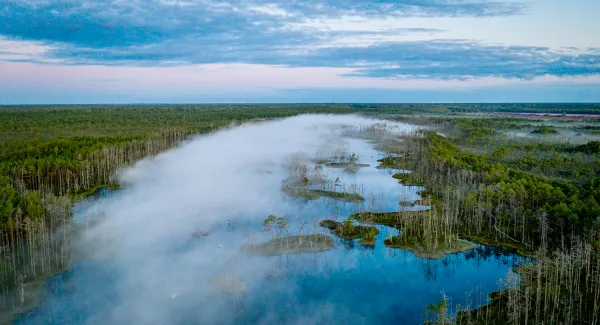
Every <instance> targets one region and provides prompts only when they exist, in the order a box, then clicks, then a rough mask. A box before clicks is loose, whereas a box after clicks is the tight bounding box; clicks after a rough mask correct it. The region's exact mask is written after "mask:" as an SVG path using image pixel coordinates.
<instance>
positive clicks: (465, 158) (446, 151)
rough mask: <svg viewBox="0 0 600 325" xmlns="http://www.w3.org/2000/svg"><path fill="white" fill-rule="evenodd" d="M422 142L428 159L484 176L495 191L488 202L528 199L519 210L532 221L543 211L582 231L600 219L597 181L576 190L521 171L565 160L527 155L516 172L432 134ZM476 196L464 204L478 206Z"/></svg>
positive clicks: (558, 163) (551, 165) (469, 197)
mask: <svg viewBox="0 0 600 325" xmlns="http://www.w3.org/2000/svg"><path fill="white" fill-rule="evenodd" d="M425 142H426V144H427V148H426V150H427V153H428V157H430V158H431V159H433V160H435V161H439V162H443V163H445V164H446V165H448V166H450V167H455V168H460V169H468V170H472V171H477V172H483V173H484V180H485V181H486V183H487V184H489V185H494V186H496V189H497V190H496V191H495V192H493V193H486V195H485V197H486V198H488V200H491V202H495V201H497V200H500V199H505V198H510V197H515V198H531V199H530V200H523V201H522V203H521V204H522V207H521V208H522V209H523V210H524V211H529V213H530V214H531V216H532V217H533V215H534V214H535V213H536V212H539V211H546V212H548V213H549V214H550V215H551V216H552V217H553V218H554V219H555V220H557V221H558V220H562V221H563V222H565V224H571V225H575V226H581V227H589V226H590V225H591V224H592V223H593V222H594V221H595V220H596V218H597V217H598V215H600V207H599V205H598V202H600V196H599V192H600V180H599V178H598V177H596V178H593V179H591V180H589V181H587V182H586V183H585V184H584V185H583V186H581V187H577V186H574V185H573V184H570V183H568V182H564V181H552V180H548V179H547V178H545V177H540V176H536V175H532V174H529V173H526V172H524V171H523V170H527V169H529V168H532V167H533V166H537V167H539V166H540V164H541V165H542V166H543V165H547V166H548V167H553V168H554V167H559V166H561V165H564V164H565V161H564V159H565V158H556V159H550V160H543V159H538V158H534V157H533V156H530V155H527V156H524V157H523V158H521V159H520V160H519V162H518V167H519V168H511V167H510V165H507V164H503V163H494V162H490V160H489V159H488V157H486V156H485V155H476V154H472V153H468V152H465V151H463V150H460V149H459V148H458V147H457V146H456V145H454V144H453V143H452V142H450V140H449V139H447V138H444V137H442V136H440V135H438V134H436V133H434V132H429V133H427V135H426V137H425ZM561 159H563V160H561ZM548 164H550V165H548ZM479 195H481V193H479V192H473V193H468V194H467V202H477V197H478V196H479ZM491 202H490V203H489V204H491Z"/></svg>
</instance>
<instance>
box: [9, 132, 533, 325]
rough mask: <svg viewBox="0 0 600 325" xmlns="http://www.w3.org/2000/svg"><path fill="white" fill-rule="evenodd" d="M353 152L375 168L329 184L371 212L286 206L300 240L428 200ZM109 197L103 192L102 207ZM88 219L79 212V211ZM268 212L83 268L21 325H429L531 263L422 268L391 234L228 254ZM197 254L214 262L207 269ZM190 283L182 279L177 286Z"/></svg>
mask: <svg viewBox="0 0 600 325" xmlns="http://www.w3.org/2000/svg"><path fill="white" fill-rule="evenodd" d="M352 149H353V151H355V152H356V151H358V152H360V153H361V154H362V159H361V160H362V162H364V163H368V164H371V167H369V168H364V169H363V170H361V171H360V172H359V173H357V174H355V175H349V174H345V173H343V171H342V170H341V169H338V170H335V169H332V170H328V174H329V177H333V178H335V177H340V179H341V181H342V182H343V183H345V184H349V183H351V182H354V181H359V182H360V184H363V185H364V196H365V197H366V198H367V200H366V202H364V203H346V202H339V201H334V200H331V199H328V198H321V199H318V200H314V201H308V202H306V201H297V200H294V199H291V198H285V197H282V200H289V201H290V202H293V203H292V206H293V207H294V208H295V211H285V215H286V216H287V217H288V219H289V220H290V229H289V232H290V234H298V233H299V231H300V230H299V226H298V223H297V222H295V220H296V219H297V218H298V217H303V218H304V220H306V221H307V225H306V226H305V227H304V228H303V232H304V233H305V234H308V233H310V232H315V231H317V232H326V231H325V230H324V229H323V228H320V227H318V226H317V225H316V223H315V222H314V221H313V220H312V219H311V218H310V217H307V216H318V217H319V218H320V219H321V218H322V217H336V216H339V218H340V219H341V218H344V217H346V216H347V215H349V214H351V213H355V212H357V211H361V210H375V211H383V212H389V211H397V210H398V209H399V205H398V202H399V201H401V200H402V201H404V200H407V201H414V200H416V199H418V198H419V196H418V195H417V194H416V191H418V190H419V189H420V188H417V187H404V186H401V185H399V184H398V182H397V180H395V179H393V178H391V177H390V172H389V171H385V170H378V169H375V168H374V167H375V166H376V165H377V162H376V160H377V159H378V158H379V155H380V154H379V153H378V152H376V151H375V150H373V149H371V148H370V146H369V145H368V144H367V143H366V142H363V141H354V142H352ZM109 193H110V192H102V193H100V195H99V196H100V198H99V199H100V200H102V197H103V196H107V195H108V194H109ZM370 198H376V200H370ZM373 202H377V203H373ZM417 208H425V207H417ZM77 209H79V210H77ZM83 210H84V207H82V206H78V207H76V211H83ZM268 213H269V211H265V214H261V215H256V216H250V217H246V218H243V219H239V220H238V219H234V222H233V223H232V224H231V225H227V223H226V222H225V221H223V223H222V224H218V225H216V226H214V227H213V228H212V229H210V232H211V235H210V236H208V237H205V238H198V239H190V238H188V237H185V238H174V239H173V240H172V241H170V242H165V243H164V248H163V249H164V250H165V251H167V252H168V254H166V255H168V256H169V258H168V259H164V258H157V259H156V260H152V261H151V262H148V261H147V260H144V262H140V263H139V266H136V265H138V264H136V263H131V264H128V267H129V269H128V270H127V271H128V273H127V274H124V273H123V272H124V270H123V269H122V264H121V263H119V262H116V261H113V260H111V259H103V260H85V261H81V262H77V263H76V264H74V265H73V266H72V268H71V269H70V270H69V271H68V272H65V273H63V274H61V275H59V276H56V277H54V278H52V279H50V280H49V281H48V284H47V288H46V291H45V294H44V298H43V302H42V304H41V306H40V307H39V308H37V309H35V310H33V311H31V312H30V313H28V314H27V315H24V316H23V317H21V318H20V319H18V320H16V321H15V324H146V323H151V324H164V323H168V324H381V323H391V324H422V322H423V320H424V319H425V314H424V311H423V310H424V308H425V306H426V305H427V304H429V303H437V302H439V301H440V300H441V299H442V296H443V295H446V296H448V297H450V299H451V303H452V304H453V305H456V304H461V305H462V306H466V305H469V306H471V307H475V306H477V305H480V304H482V303H485V302H486V301H487V295H488V294H489V293H490V292H492V291H495V290H498V289H499V280H500V279H502V278H504V277H505V276H506V275H507V273H508V272H510V269H511V267H513V266H515V265H518V264H519V263H521V262H522V259H521V258H519V257H518V256H514V255H512V254H509V253H505V252H503V251H501V250H498V249H494V248H489V247H485V246H478V247H477V249H475V250H472V251H469V252H464V253H458V254H452V255H448V256H446V257H445V258H443V259H439V260H428V259H421V258H418V257H416V256H414V254H412V253H411V252H407V251H403V250H399V249H390V248H387V247H385V245H384V244H383V240H384V239H385V238H387V237H389V236H393V235H396V234H397V233H398V231H397V230H396V229H392V228H388V227H384V226H381V227H379V229H380V231H381V232H380V234H379V235H378V236H377V242H376V244H375V246H374V247H372V248H368V247H362V246H360V245H358V243H357V242H356V241H345V240H340V239H335V247H334V249H333V250H331V251H327V252H322V253H299V254H293V255H286V256H277V257H260V256H259V257H251V256H246V255H244V254H242V253H239V252H238V251H237V250H235V249H228V248H235V247H240V246H241V245H242V244H243V243H245V242H247V241H248V240H249V238H248V237H247V236H246V233H247V231H248V230H253V231H257V230H260V229H261V224H262V220H263V219H264V217H265V215H266V214H268ZM78 220H83V218H80V219H78ZM272 235H274V234H272V233H271V232H262V233H259V234H258V235H255V236H256V238H254V239H253V240H255V241H259V242H260V241H266V240H268V239H270V238H271V236H272ZM275 235H276V231H275ZM199 252H203V253H204V254H206V255H210V256H211V258H209V259H202V258H201V257H199V256H198V254H199ZM213 256H214V257H213ZM135 258H139V257H132V259H134V260H135ZM190 259H198V261H197V263H196V264H194V266H195V267H196V269H193V270H192V271H186V272H185V274H182V273H180V272H175V271H174V270H177V265H178V263H181V265H182V268H183V267H184V266H183V265H186V266H185V267H189V263H190V262H189V260H190ZM183 261H185V263H184V262H183ZM135 267H139V270H135ZM131 268H134V272H133V273H132V272H131V271H132V270H131ZM148 268H152V269H153V272H151V274H157V275H159V276H160V278H159V279H155V280H153V281H136V279H135V274H136V272H139V274H140V277H141V274H148ZM132 274H133V275H134V277H133V278H132V277H131V276H132ZM214 274H220V275H226V276H231V277H234V278H237V279H239V280H240V281H243V282H244V283H245V284H246V286H247V290H246V291H245V292H243V293H241V294H235V295H227V294H221V293H218V292H216V291H215V290H212V289H211V287H210V285H209V275H214ZM171 276H173V277H177V278H174V279H171V278H170V277H171ZM182 276H185V281H182V280H181V279H179V278H178V277H182ZM148 283H160V285H156V289H155V290H154V289H152V290H150V292H152V294H151V295H148V292H149V291H148V288H147V286H148ZM181 283H185V286H181ZM170 284H172V286H171V287H170V286H169V285H170ZM165 288H168V290H167V289H165ZM138 292H139V295H136V294H137V293H138ZM133 297H136V298H135V299H134V298H133ZM146 306H148V307H146Z"/></svg>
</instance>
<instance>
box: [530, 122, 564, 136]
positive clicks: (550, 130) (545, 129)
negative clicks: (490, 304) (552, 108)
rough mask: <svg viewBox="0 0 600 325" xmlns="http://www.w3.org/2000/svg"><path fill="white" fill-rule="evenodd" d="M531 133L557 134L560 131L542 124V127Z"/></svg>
mask: <svg viewBox="0 0 600 325" xmlns="http://www.w3.org/2000/svg"><path fill="white" fill-rule="evenodd" d="M531 133H536V134H557V133H558V131H557V130H556V128H555V127H553V126H548V125H543V124H542V125H541V126H540V127H538V128H536V129H535V130H533V131H531Z"/></svg>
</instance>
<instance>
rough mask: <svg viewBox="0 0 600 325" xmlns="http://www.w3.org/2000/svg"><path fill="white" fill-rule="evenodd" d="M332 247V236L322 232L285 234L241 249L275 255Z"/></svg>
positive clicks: (253, 253)
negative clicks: (298, 234)
mask: <svg viewBox="0 0 600 325" xmlns="http://www.w3.org/2000/svg"><path fill="white" fill-rule="evenodd" d="M332 248H333V238H331V236H327V235H324V234H311V235H302V236H287V237H281V238H275V239H272V240H269V241H268V242H266V243H262V244H245V245H244V246H242V250H243V251H244V252H246V253H248V254H251V255H262V256H276V255H285V254H295V253H312V252H324V251H328V250H330V249H332Z"/></svg>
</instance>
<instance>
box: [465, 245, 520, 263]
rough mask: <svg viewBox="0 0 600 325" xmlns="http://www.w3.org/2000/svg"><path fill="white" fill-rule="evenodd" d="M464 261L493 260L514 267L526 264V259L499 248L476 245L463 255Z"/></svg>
mask: <svg viewBox="0 0 600 325" xmlns="http://www.w3.org/2000/svg"><path fill="white" fill-rule="evenodd" d="M464 254H465V255H464V256H465V260H467V261H469V260H475V261H481V262H485V261H487V260H489V259H492V258H493V259H495V260H497V261H498V262H499V263H502V264H503V265H506V266H510V267H516V266H519V265H522V264H523V263H525V262H527V261H528V259H527V258H525V257H522V256H519V255H517V254H515V253H512V252H510V251H507V250H506V249H503V248H501V247H492V246H483V245H478V246H477V248H475V249H473V250H470V251H468V252H465V253H464Z"/></svg>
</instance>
